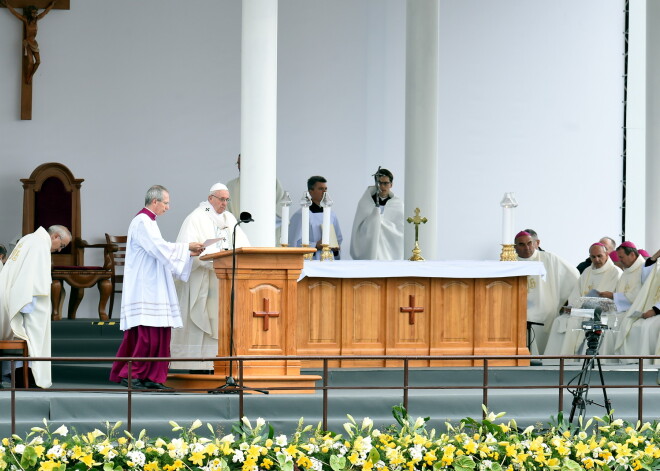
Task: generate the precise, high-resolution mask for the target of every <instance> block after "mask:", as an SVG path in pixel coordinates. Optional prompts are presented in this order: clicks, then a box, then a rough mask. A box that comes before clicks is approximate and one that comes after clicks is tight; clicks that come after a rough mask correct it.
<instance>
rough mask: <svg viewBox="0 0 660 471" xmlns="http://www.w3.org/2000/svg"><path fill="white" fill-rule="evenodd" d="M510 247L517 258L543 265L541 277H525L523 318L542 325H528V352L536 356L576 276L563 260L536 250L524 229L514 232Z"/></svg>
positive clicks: (540, 351) (575, 282) (544, 343)
mask: <svg viewBox="0 0 660 471" xmlns="http://www.w3.org/2000/svg"><path fill="white" fill-rule="evenodd" d="M514 248H515V250H516V254H517V255H518V260H520V261H536V262H543V265H544V266H545V271H546V275H545V279H543V278H541V276H537V275H535V276H528V277H527V321H528V322H535V323H539V324H543V325H532V327H531V330H532V331H531V333H530V334H531V339H532V343H531V350H532V352H531V353H532V354H533V355H540V354H543V352H544V351H545V345H546V342H547V340H548V333H549V332H550V326H551V325H552V322H553V321H554V319H555V317H557V316H558V315H559V309H560V308H561V307H562V306H563V305H564V303H566V301H567V300H568V297H569V296H570V294H571V293H572V292H573V289H574V288H575V285H576V284H577V281H578V277H579V275H578V271H577V269H576V268H575V267H572V266H571V265H569V263H568V262H566V261H565V260H564V259H562V258H560V257H558V256H557V255H555V254H552V253H550V252H548V251H540V250H536V243H535V242H534V239H533V238H532V236H531V235H530V234H529V233H528V232H525V231H521V232H519V233H518V234H517V235H516V237H515V240H514Z"/></svg>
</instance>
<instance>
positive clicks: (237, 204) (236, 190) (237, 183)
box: [227, 176, 284, 247]
mask: <svg viewBox="0 0 660 471" xmlns="http://www.w3.org/2000/svg"><path fill="white" fill-rule="evenodd" d="M227 189H228V190H229V203H227V211H229V212H230V213H232V214H234V215H236V214H238V215H239V216H240V214H241V177H240V176H239V177H237V178H234V179H233V180H230V181H229V183H227ZM282 198H284V189H283V188H282V184H281V183H280V181H279V180H278V179H275V246H276V247H277V246H279V245H280V234H281V233H282V232H281V231H282V205H281V204H280V201H281V200H282ZM246 210H247V211H249V210H250V208H247V209H246ZM237 247H238V246H237Z"/></svg>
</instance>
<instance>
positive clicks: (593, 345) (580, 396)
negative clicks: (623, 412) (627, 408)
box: [568, 331, 612, 422]
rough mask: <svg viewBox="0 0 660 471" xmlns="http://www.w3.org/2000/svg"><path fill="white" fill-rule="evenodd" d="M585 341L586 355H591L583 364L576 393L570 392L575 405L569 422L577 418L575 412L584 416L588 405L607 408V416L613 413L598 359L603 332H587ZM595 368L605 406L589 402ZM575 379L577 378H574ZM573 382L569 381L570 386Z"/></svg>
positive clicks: (572, 407)
mask: <svg viewBox="0 0 660 471" xmlns="http://www.w3.org/2000/svg"><path fill="white" fill-rule="evenodd" d="M585 335H586V337H585V341H586V343H587V351H586V355H589V357H588V358H585V359H584V361H583V362H582V369H581V370H580V373H579V374H578V376H577V384H576V389H575V391H570V390H569V392H570V393H571V394H573V404H572V406H571V414H570V416H569V419H568V421H569V422H573V417H575V411H576V410H578V416H584V413H585V411H586V409H587V405H588V404H596V405H599V406H601V407H605V410H606V411H607V414H608V415H610V414H611V413H612V403H611V402H610V400H609V398H608V397H607V389H606V388H605V378H604V377H603V367H602V366H601V364H600V358H598V350H599V349H600V344H601V341H602V336H603V332H602V331H601V332H593V331H592V332H586V334H585ZM594 366H598V376H599V377H600V384H601V386H602V387H603V388H602V389H603V400H604V404H598V403H597V402H595V401H593V400H589V399H588V396H589V386H590V384H591V373H592V371H593V369H594ZM574 379H575V378H574ZM572 381H573V380H571V381H569V385H570V383H571V382H572Z"/></svg>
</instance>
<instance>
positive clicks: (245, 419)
mask: <svg viewBox="0 0 660 471" xmlns="http://www.w3.org/2000/svg"><path fill="white" fill-rule="evenodd" d="M241 421H242V422H243V424H244V425H245V426H246V427H247V428H249V429H250V430H252V424H251V423H250V420H249V419H248V418H247V417H243V418H242V419H241Z"/></svg>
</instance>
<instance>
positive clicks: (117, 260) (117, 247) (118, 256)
mask: <svg viewBox="0 0 660 471" xmlns="http://www.w3.org/2000/svg"><path fill="white" fill-rule="evenodd" d="M127 239H128V237H127V236H113V235H110V234H108V233H106V234H105V241H106V242H107V244H108V245H110V246H112V252H111V253H112V257H111V264H110V266H111V267H112V278H110V281H111V282H112V295H111V296H110V308H109V309H108V315H109V317H110V318H112V308H113V307H114V305H115V295H116V294H118V293H121V292H122V288H123V286H124V263H125V261H126V240H127ZM118 285H121V286H118Z"/></svg>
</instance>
